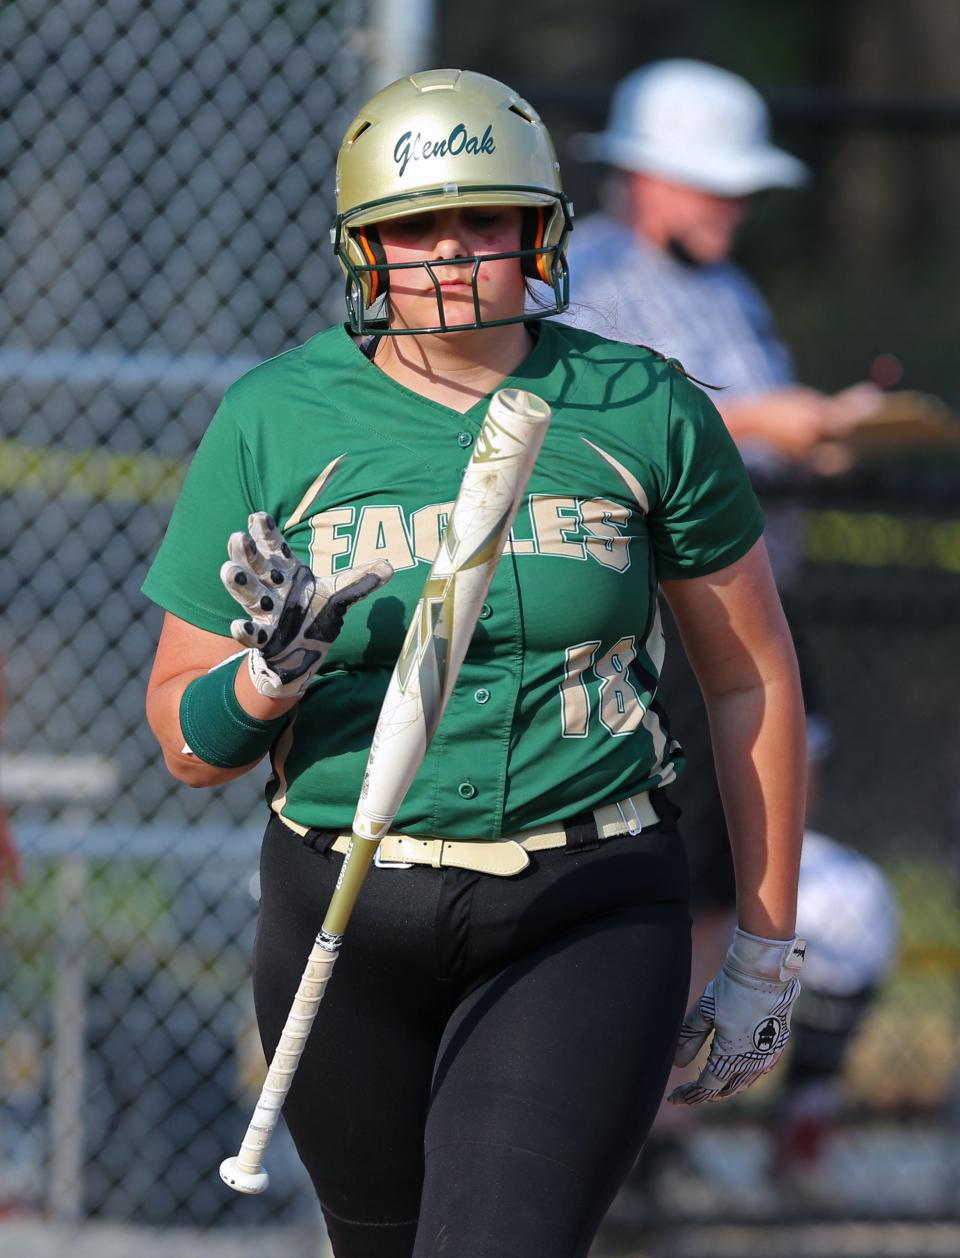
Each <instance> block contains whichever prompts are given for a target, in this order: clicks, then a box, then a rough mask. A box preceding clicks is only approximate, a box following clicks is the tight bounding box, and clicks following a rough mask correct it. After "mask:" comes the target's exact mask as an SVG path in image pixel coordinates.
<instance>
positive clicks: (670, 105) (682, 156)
mask: <svg viewBox="0 0 960 1258" xmlns="http://www.w3.org/2000/svg"><path fill="white" fill-rule="evenodd" d="M576 152H577V154H578V156H582V157H586V158H591V159H593V160H597V161H603V162H608V163H609V164H610V165H611V166H618V167H620V168H621V169H623V170H633V171H644V172H647V173H649V174H655V175H661V176H662V177H663V178H665V179H672V180H675V181H676V182H677V183H683V184H687V185H689V186H690V187H694V188H702V189H703V190H704V191H705V192H713V193H716V194H717V195H719V196H730V197H738V196H746V195H748V194H749V193H752V192H759V191H760V189H761V188H774V187H783V188H792V187H796V186H797V185H798V184H801V183H803V182H804V181H805V180H806V178H807V168H806V166H804V164H803V163H802V162H800V161H798V160H797V158H795V157H791V156H790V154H789V153H785V152H784V151H783V150H782V149H778V148H776V147H775V146H774V145H773V144H771V143H770V115H769V112H768V110H767V107H766V104H765V103H764V101H763V98H762V97H761V95H760V93H759V92H757V91H756V90H755V89H754V88H753V87H751V86H750V84H749V83H748V82H747V81H746V80H745V79H742V78H740V76H739V75H736V74H731V73H730V72H729V71H727V70H721V69H719V68H718V67H717V66H712V65H706V64H705V63H704V62H702V61H688V60H683V59H677V60H670V61H657V62H654V63H653V64H651V65H648V66H643V67H642V68H641V69H639V70H635V71H634V72H633V73H632V74H629V75H627V77H626V78H625V79H622V80H621V81H620V83H618V84H617V87H616V88H615V89H614V93H613V100H612V102H611V106H610V118H609V121H608V123H607V129H606V131H603V132H601V133H600V134H597V135H581V136H578V137H577V140H576Z"/></svg>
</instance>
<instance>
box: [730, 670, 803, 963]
mask: <svg viewBox="0 0 960 1258" xmlns="http://www.w3.org/2000/svg"><path fill="white" fill-rule="evenodd" d="M708 711H709V713H710V729H711V737H712V740H713V746H714V757H715V759H716V765H717V777H718V780H719V783H720V792H721V795H722V797H723V804H724V811H725V813H726V815H727V823H728V828H729V832H730V841H731V846H732V848H733V856H734V865H735V867H736V875H737V918H738V921H739V924H740V926H741V927H742V929H744V930H746V931H749V932H750V933H751V934H755V935H760V936H763V937H764V938H767V939H787V938H789V937H790V936H791V935H792V934H793V933H794V930H795V926H796V901H797V877H798V871H799V864H800V845H801V842H802V839H803V820H804V807H805V798H806V731H805V726H804V718H803V703H802V698H801V694H800V685H799V681H798V679H797V677H796V674H795V670H794V669H792V668H791V667H790V661H789V660H785V661H784V663H783V666H782V667H780V668H778V669H777V670H776V674H775V676H773V677H772V678H768V680H767V681H766V682H760V683H758V684H756V685H751V686H749V687H746V688H744V689H738V690H731V691H729V692H726V693H724V694H722V695H719V696H715V697H714V698H712V699H708Z"/></svg>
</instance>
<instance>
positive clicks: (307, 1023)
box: [220, 389, 550, 1193]
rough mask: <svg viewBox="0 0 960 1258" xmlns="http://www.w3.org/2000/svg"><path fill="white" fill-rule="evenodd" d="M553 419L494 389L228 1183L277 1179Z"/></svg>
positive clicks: (253, 1185) (530, 398) (522, 398)
mask: <svg viewBox="0 0 960 1258" xmlns="http://www.w3.org/2000/svg"><path fill="white" fill-rule="evenodd" d="M549 420H550V408H549V406H547V404H546V402H544V401H542V400H541V399H540V398H538V397H536V396H535V395H534V394H532V393H526V392H524V391H523V390H521V389H501V390H499V391H498V392H497V393H495V394H494V395H493V397H492V398H491V401H490V407H489V409H488V411H487V416H486V419H485V420H484V422H483V426H482V428H481V429H480V435H479V437H478V438H477V443H476V446H475V448H474V451H473V454H472V456H471V458H470V462H469V463H468V464H467V468H466V471H465V472H464V476H463V482H462V484H461V486H460V492H459V493H458V494H457V498H456V502H454V504H453V509H452V511H451V513H450V521H449V524H448V525H447V530H446V533H445V534H444V537H443V541H442V542H441V544H440V550H439V553H438V554H437V557H436V559H435V560H434V562H433V566H432V567H431V569H430V574H429V576H428V577H427V580H426V584H425V585H424V587H423V594H422V595H421V596H420V601H419V603H418V604H417V607H416V610H415V611H414V613H413V620H412V621H411V623H410V627H409V629H408V630H407V636H406V639H405V641H404V644H403V648H402V650H401V652H400V658H399V659H398V660H397V663H396V666H395V668H394V670H393V676H392V677H391V679H390V685H389V687H388V688H387V693H386V696H385V698H384V700H383V705H382V707H381V709H380V716H379V719H378V720H377V725H376V729H375V730H374V734H373V743H372V745H371V747H370V755H369V758H368V760H367V767H366V770H365V771H364V775H363V787H362V790H361V792H360V800H359V803H358V804H357V811H356V815H355V816H354V819H353V834H352V838H351V841H350V845H349V847H348V848H347V851H346V852H345V853H344V857H343V866H342V868H341V871H340V877H339V878H338V879H337V885H336V889H335V890H334V893H333V895H332V896H331V898H330V904H329V907H328V909H327V915H326V917H325V918H324V920H323V925H322V927H321V929H320V933H319V935H317V938H316V940H315V942H314V945H313V948H312V950H311V952H310V957H309V959H308V961H307V966H306V969H305V970H304V973H303V977H302V978H301V980H300V986H299V988H298V989H297V994H296V996H295V997H294V1000H293V1007H292V1008H291V1010H290V1014H289V1016H288V1017H287V1021H286V1025H285V1026H284V1028H283V1032H282V1034H281V1036H280V1042H279V1044H278V1045H277V1049H276V1052H275V1053H274V1055H273V1061H272V1062H271V1063H270V1068H269V1070H268V1071H267V1077H266V1080H265V1082H264V1085H263V1089H262V1091H261V1093H260V1099H259V1100H258V1102H257V1105H256V1108H255V1110H254V1113H253V1118H252V1119H251V1120H250V1125H249V1127H248V1128H247V1134H246V1135H245V1136H244V1138H243V1142H242V1144H241V1146H240V1152H239V1154H238V1155H237V1156H236V1157H230V1158H227V1159H226V1160H225V1161H224V1162H223V1163H222V1164H221V1166H220V1176H221V1178H222V1179H223V1181H224V1183H226V1184H229V1185H230V1187H231V1188H236V1189H237V1190H238V1191H239V1192H246V1193H259V1192H263V1190H264V1189H265V1188H266V1186H267V1184H268V1183H269V1176H268V1174H267V1172H266V1171H265V1170H264V1169H263V1158H264V1153H265V1151H266V1148H267V1145H268V1144H269V1141H270V1137H271V1136H272V1134H273V1131H274V1128H275V1127H276V1125H277V1122H278V1120H279V1117H280V1110H281V1108H282V1106H283V1103H284V1101H285V1099H286V1096H287V1093H288V1092H289V1090H290V1084H291V1081H292V1079H293V1076H294V1073H295V1071H296V1069H297V1064H298V1062H299V1060H300V1056H301V1054H302V1053H303V1048H304V1045H305V1044H306V1040H307V1036H308V1035H309V1033H310V1028H311V1027H312V1025H313V1021H314V1018H315V1017H316V1013H317V1008H318V1007H319V1004H320V1001H321V1000H322V999H323V993H324V990H325V989H326V986H327V982H328V981H329V979H330V973H331V971H332V970H333V964H334V962H335V961H336V959H337V955H338V953H339V951H340V946H341V944H342V942H343V934H344V931H345V930H346V926H347V922H348V921H349V919H350V914H351V912H352V911H353V906H354V904H355V903H356V899H357V894H358V893H359V891H360V887H361V885H362V883H363V880H364V878H365V876H366V874H367V871H368V870H369V868H370V864H371V862H372V860H373V857H374V855H375V854H376V850H377V847H378V846H379V843H380V840H381V838H383V836H384V835H385V834H386V833H387V831H388V830H389V829H390V826H391V825H392V824H393V820H394V818H395V817H396V815H397V812H398V810H399V808H400V805H401V804H402V803H403V800H404V797H405V796H406V793H407V790H408V789H409V787H410V784H411V782H412V781H413V779H414V777H415V776H416V774H417V771H418V770H419V768H420V765H421V764H422V762H423V757H424V755H425V754H426V750H427V747H428V746H429V744H430V740H431V739H432V738H433V735H434V732H435V730H436V728H437V726H438V725H439V723H440V718H441V716H442V715H443V711H444V708H445V707H446V704H447V700H448V699H449V698H450V693H451V691H452V690H453V686H454V683H455V681H456V679H457V674H458V673H459V671H460V666H461V664H462V663H463V658H464V656H465V655H466V652H467V647H468V645H469V643H470V639H471V637H472V635H473V630H474V627H475V625H476V622H477V618H478V616H479V614H480V608H481V607H482V605H483V600H484V599H485V597H486V595H487V591H488V589H489V588H490V582H491V580H492V579H493V573H494V570H495V568H496V566H497V562H498V560H499V558H500V555H501V554H502V552H503V548H504V546H505V544H506V542H507V539H508V536H509V533H510V527H511V525H512V524H513V520H514V517H515V516H516V513H517V508H518V507H519V505H520V499H521V496H522V494H523V491H524V489H525V487H526V484H527V480H528V479H529V476H530V472H531V470H532V468H533V465H534V463H535V462H536V460H537V456H538V454H539V453H540V448H541V446H542V445H543V439H544V437H545V436H546V431H547V425H548V423H549Z"/></svg>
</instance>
